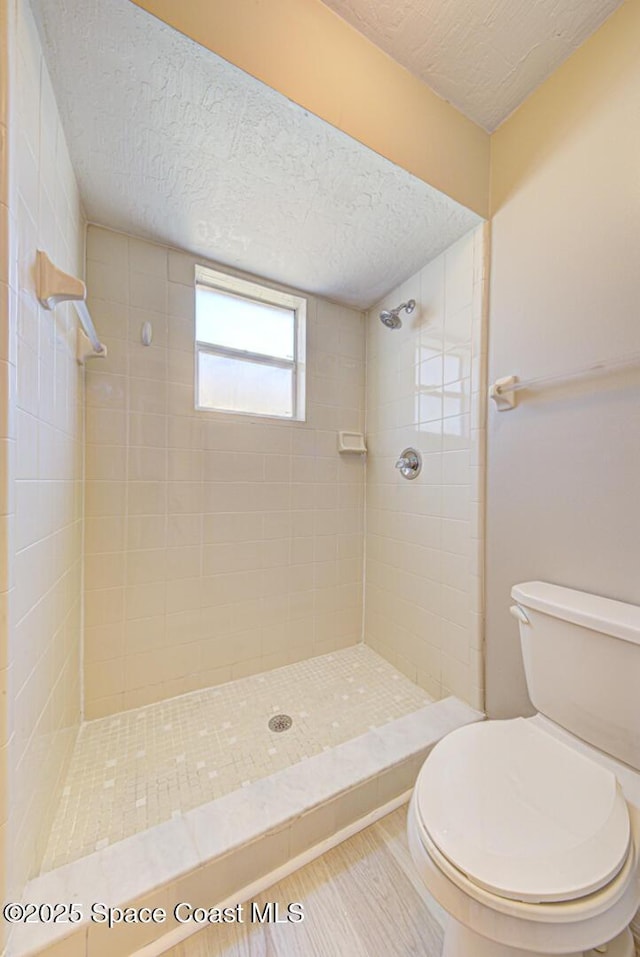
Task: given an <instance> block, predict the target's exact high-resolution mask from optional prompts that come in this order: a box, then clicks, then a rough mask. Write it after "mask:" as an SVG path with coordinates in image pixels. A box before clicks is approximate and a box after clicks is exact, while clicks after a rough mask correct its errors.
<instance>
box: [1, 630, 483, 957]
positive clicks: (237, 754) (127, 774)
mask: <svg viewBox="0 0 640 957" xmlns="http://www.w3.org/2000/svg"><path fill="white" fill-rule="evenodd" d="M276 716H278V718H282V717H283V716H287V717H290V718H291V725H290V726H288V727H286V729H285V730H282V731H273V730H271V729H270V727H269V722H270V720H271V719H272V718H274V717H276ZM481 718H482V715H481V714H480V713H479V712H477V711H474V710H473V709H472V708H470V707H469V706H468V705H466V704H464V703H463V702H461V701H458V700H457V699H456V698H446V699H444V700H442V701H439V702H435V703H433V702H432V700H431V698H430V697H429V696H428V695H427V694H426V693H425V692H424V691H423V690H422V689H420V688H418V687H417V686H416V685H414V684H413V683H412V682H411V681H409V680H408V679H407V678H406V677H405V676H404V675H402V674H400V673H399V672H398V671H396V669H394V668H393V667H392V666H391V665H390V664H389V663H388V662H386V661H385V660H384V659H383V658H381V657H380V656H378V655H377V654H376V653H375V652H374V651H372V650H371V649H370V648H367V647H366V646H364V645H358V646H355V647H351V648H347V649H345V650H343V651H337V652H333V653H332V654H329V655H323V656H321V657H318V658H313V659H309V660H306V661H302V662H298V663H296V664H292V665H287V666H285V667H283V668H278V669H276V670H274V671H271V672H268V673H265V674H261V675H254V676H251V677H249V678H243V679H239V680H236V681H233V682H229V683H228V684H225V685H220V686H217V687H215V688H209V689H206V690H204V691H198V692H192V693H190V694H187V695H182V696H181V697H179V698H174V699H171V700H169V701H163V702H160V703H158V704H153V705H148V706H146V707H144V708H139V709H136V710H135V711H129V712H124V713H121V714H118V715H115V716H111V717H107V718H101V719H97V720H95V721H91V722H87V723H86V724H85V725H83V727H82V728H81V731H80V734H79V736H78V741H77V744H76V748H75V751H74V755H73V758H72V761H71V765H70V769H69V773H68V776H67V780H66V782H65V786H64V790H63V795H62V798H61V801H60V805H59V808H58V812H57V814H56V817H55V821H54V825H53V828H52V831H51V836H50V840H49V844H48V847H47V851H46V855H45V859H44V865H43V872H42V873H41V875H40V876H39V877H37V878H35V879H34V880H33V881H31V882H30V884H29V885H28V886H27V889H26V891H25V896H24V900H25V901H27V900H36V899H37V900H39V901H46V902H50V901H58V899H60V900H64V901H65V902H68V903H77V904H78V906H79V908H80V912H81V913H82V916H83V920H82V921H80V922H78V924H73V925H66V926H65V925H62V924H53V925H52V924H48V925H47V924H45V925H42V924H40V925H30V926H24V925H21V926H18V927H16V928H15V930H16V931H17V933H15V934H14V935H13V938H12V940H11V941H10V946H9V950H8V954H9V957H18V955H19V957H27V955H32V954H34V955H35V954H45V953H47V954H48V953H49V951H48V950H46V948H47V947H50V946H52V945H53V944H55V943H56V942H57V941H59V946H61V947H64V951H63V950H61V951H60V953H61V954H62V953H63V952H64V955H65V957H67V954H68V955H69V957H76V955H77V957H93V954H94V953H96V954H98V953H99V954H102V953H103V952H104V953H106V952H108V953H109V954H110V955H113V957H125V955H126V957H128V955H130V954H132V953H134V952H136V951H137V950H138V949H139V948H142V947H143V946H151V945H152V942H153V941H154V940H155V941H156V942H157V941H158V940H162V939H163V938H165V937H166V946H169V944H170V943H175V942H177V941H178V940H179V939H181V938H182V937H184V936H186V935H187V934H188V933H189V932H193V931H194V930H195V929H197V928H193V927H189V926H186V927H185V926H184V925H179V924H178V925H176V922H175V921H173V923H171V920H169V921H168V922H167V924H166V925H165V926H161V925H153V926H144V927H141V926H139V925H133V926H124V927H122V926H119V927H115V928H112V929H111V930H109V929H108V928H107V927H106V925H105V924H103V923H95V922H92V921H91V919H90V917H91V907H92V905H93V904H94V903H95V902H97V901H101V902H104V903H106V904H107V905H108V906H111V907H114V906H123V905H125V904H126V903H128V902H133V901H141V900H143V901H146V902H147V903H150V904H151V905H153V906H162V904H163V902H164V903H167V904H168V905H169V909H168V914H169V915H170V914H171V906H172V902H173V901H174V898H175V899H176V901H177V900H182V901H187V900H193V902H194V903H195V904H197V905H203V904H208V906H214V905H216V906H217V905H220V904H221V903H223V902H226V901H231V900H233V901H235V902H239V901H242V900H245V899H246V898H247V896H249V893H254V892H256V889H259V888H258V884H259V885H260V888H261V887H267V886H269V884H270V883H273V880H272V879H271V878H274V879H275V878H276V877H280V876H282V874H283V873H290V872H291V871H292V870H294V869H295V868H296V867H298V866H301V864H303V863H305V862H306V861H307V860H310V859H312V858H313V857H314V856H316V855H317V854H319V853H322V851H323V850H325V849H326V847H327V846H331V844H335V843H337V842H338V841H339V840H342V839H344V838H345V837H347V836H349V835H350V834H352V833H354V832H355V831H356V830H358V829H359V828H360V827H363V826H366V825H367V824H368V823H370V822H371V821H372V820H375V819H376V818H377V817H379V816H381V814H383V813H386V812H387V811H389V810H391V809H392V808H393V807H396V806H398V804H400V803H402V801H403V800H406V798H407V796H408V792H409V791H410V789H411V787H412V786H413V783H414V781H415V777H416V775H417V772H418V770H419V767H420V765H421V763H422V762H423V761H424V758H425V757H426V755H427V754H428V752H429V750H430V749H431V747H433V745H434V744H435V743H436V742H437V741H438V740H439V739H440V738H441V737H443V735H444V734H447V733H448V732H449V731H451V730H454V729H455V728H456V727H460V726H462V725H464V724H468V723H469V722H471V721H477V720H479V719H481ZM275 725H276V726H277V727H280V726H283V725H284V726H286V725H287V722H286V721H280V720H278V721H277V722H275ZM256 882H258V883H256ZM62 938H64V940H63V939H62ZM150 942H151V943H150ZM102 948H105V949H104V951H103V949H102ZM152 951H153V953H158V954H159V953H161V952H162V949H161V948H160V949H154V948H153V947H152ZM152 951H151V950H150V951H146V950H145V957H146V955H147V953H149V954H151V952H152ZM52 953H53V951H52ZM57 953H58V951H57V949H56V950H55V954H57Z"/></svg>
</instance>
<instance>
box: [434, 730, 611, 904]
mask: <svg viewBox="0 0 640 957" xmlns="http://www.w3.org/2000/svg"><path fill="white" fill-rule="evenodd" d="M416 807H417V811H418V817H419V819H420V822H421V824H422V826H423V827H424V828H425V830H426V831H427V833H428V834H429V836H430V838H431V840H432V841H433V842H434V844H435V845H436V846H437V848H438V849H439V850H440V852H441V853H442V854H443V855H444V856H445V857H446V858H447V859H448V860H449V861H450V862H451V863H452V864H453V865H454V866H455V867H456V868H458V870H460V871H462V872H463V873H464V874H465V875H466V876H467V877H468V878H469V879H470V880H471V881H473V882H474V883H476V884H478V885H479V886H481V887H483V888H485V889H486V890H488V891H490V892H491V893H494V894H497V895H498V896H500V897H506V898H510V899H512V900H520V901H532V902H542V901H567V900H574V899H576V898H579V897H584V896H586V895H587V894H589V893H592V892H593V891H595V890H597V889H598V888H600V887H603V886H604V885H605V884H608V883H609V881H611V880H612V879H613V878H614V877H615V875H616V874H617V873H618V871H619V870H620V868H621V867H622V865H623V863H624V861H625V859H626V857H627V854H628V850H629V841H630V824H629V814H628V811H627V806H626V803H625V800H624V797H623V796H622V793H621V791H620V788H619V786H618V782H617V781H616V778H615V775H614V774H613V773H612V772H611V771H609V770H608V769H607V768H605V767H603V766H602V765H600V764H597V763H596V762H595V761H593V760H591V759H590V758H588V757H586V756H584V755H583V754H581V753H579V752H578V751H576V750H574V749H573V748H571V747H570V746H569V745H566V744H564V743H563V742H561V741H559V740H557V739H556V738H553V737H552V736H551V735H549V734H547V733H545V732H544V731H541V730H540V729H539V728H537V727H536V726H535V725H534V724H532V723H531V721H528V720H526V719H524V718H516V719H514V720H511V721H487V722H484V723H481V724H473V725H467V726H465V727H464V728H459V729H458V730H457V731H453V732H452V733H451V734H449V735H447V736H446V737H445V738H443V739H442V740H441V741H440V742H439V743H438V744H437V745H436V746H435V747H434V749H433V751H432V752H431V754H430V755H429V757H428V758H427V760H426V762H425V764H424V766H423V768H422V771H421V772H420V776H419V778H418V782H417V784H416Z"/></svg>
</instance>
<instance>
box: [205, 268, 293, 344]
mask: <svg viewBox="0 0 640 957" xmlns="http://www.w3.org/2000/svg"><path fill="white" fill-rule="evenodd" d="M294 328H295V312H294V311H293V310H292V309H284V308H281V307H280V306H272V305H269V304H268V303H265V302H255V301H254V300H251V299H243V298H241V297H238V296H232V295H229V294H228V293H224V292H220V291H219V290H217V289H211V288H210V287H207V286H196V338H197V340H198V341H199V342H209V343H211V345H216V346H222V347H223V348H225V349H240V350H242V351H243V352H255V353H257V354H259V355H264V356H275V357H277V358H278V359H293V358H294Z"/></svg>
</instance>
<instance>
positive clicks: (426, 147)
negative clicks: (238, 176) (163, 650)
mask: <svg viewBox="0 0 640 957" xmlns="http://www.w3.org/2000/svg"><path fill="white" fill-rule="evenodd" d="M134 3H137V5H138V6H140V7H143V8H144V9H145V10H148V11H149V12H150V13H153V14H154V15H155V16H157V17H159V18H160V19H161V20H164V21H165V22H166V23H168V24H170V25H171V26H172V27H175V29H177V30H180V31H181V32H182V33H184V34H185V35H186V36H189V37H191V38H192V39H194V40H196V41H197V42H198V43H201V44H202V45H203V46H205V47H208V48H209V49H210V50H213V52H214V53H217V54H219V55H220V56H222V57H224V59H225V60H229V61H230V62H231V63H234V64H235V65H236V66H239V67H240V68H241V69H243V70H245V71H246V72H247V73H250V74H251V75H252V76H255V77H257V78H258V79H259V80H262V81H263V83H266V84H267V85H268V86H270V87H272V89H274V90H278V91H279V92H280V93H283V94H284V95H285V96H286V97H288V98H289V99H290V100H293V101H294V102H295V103H299V104H300V105H301V106H303V107H305V109H307V110H310V111H311V112H312V113H314V114H315V115H316V116H319V117H320V118H321V119H323V120H326V121H327V122H328V123H331V124H332V126H335V127H336V128H337V129H339V130H342V131H343V132H345V133H348V134H349V136H352V137H353V138H354V139H356V140H358V141H359V142H360V143H363V144H364V145H365V146H368V147H369V148H370V149H372V150H374V151H375V152H376V153H380V155H381V156H385V157H386V158H387V159H389V160H391V162H392V163H396V164H397V165H398V166H401V167H402V168H403V169H406V170H408V171H409V172H410V173H413V174H414V175H415V176H418V177H419V178H420V179H423V180H424V181H425V182H426V183H429V185H430V186H434V187H435V188H436V189H439V190H441V191H442V192H443V193H446V194H447V195H448V196H451V197H453V199H455V200H457V201H458V202H459V203H462V204H463V205H464V206H468V207H469V208H470V209H473V210H474V211H475V212H476V213H479V215H480V216H487V215H488V212H489V134H488V133H486V132H485V130H483V129H482V128H481V127H480V126H478V125H477V124H476V123H473V122H472V121H471V120H470V119H468V118H467V117H466V116H464V115H463V114H462V113H460V111H459V110H457V109H456V108H455V107H454V106H452V105H451V104H450V103H447V102H446V100H443V99H441V98H440V97H439V96H438V95H437V94H435V93H434V92H433V90H432V89H431V88H430V87H428V86H427V85H426V84H425V83H423V82H422V81H421V80H419V79H418V78H417V77H415V76H413V75H412V74H411V73H409V71H408V70H405V68H404V67H402V66H400V64H399V63H396V62H395V60H393V59H392V58H391V57H390V56H388V55H387V54H386V53H384V52H383V51H382V50H380V49H379V48H378V47H376V46H375V44H373V43H372V42H371V41H370V40H368V39H367V38H366V37H364V36H363V35H362V34H361V33H359V32H358V31H357V30H356V29H355V28H354V27H352V26H351V25H350V24H348V23H347V22H346V21H345V20H342V19H341V18H340V17H339V16H338V15H337V14H336V13H334V12H333V10H330V9H329V8H328V7H327V6H326V5H325V4H324V3H322V0H234V2H233V3H229V2H218V3H211V2H210V0H183V2H182V3H175V0H134Z"/></svg>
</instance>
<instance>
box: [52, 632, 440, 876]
mask: <svg viewBox="0 0 640 957" xmlns="http://www.w3.org/2000/svg"><path fill="white" fill-rule="evenodd" d="M431 701H432V698H430V696H429V695H428V694H426V692H424V691H423V690H422V689H421V688H418V687H417V686H416V685H414V684H413V683H412V682H411V681H409V680H408V679H407V678H406V677H405V676H404V675H402V674H400V672H398V671H396V670H395V668H393V667H392V666H391V665H390V664H389V663H388V662H387V661H385V660H384V659H383V658H381V657H380V656H379V655H377V654H376V653H375V652H374V651H372V650H371V649H370V648H367V647H366V646H364V645H356V646H355V647H353V648H347V649H345V650H344V651H338V652H333V653H332V654H330V655H322V656H321V657H318V658H310V659H308V660H306V661H301V662H297V663H296V664H293V665H287V666H286V667H284V668H277V669H276V670H274V671H270V672H267V673H265V674H260V675H252V676H251V677H249V678H242V679H239V680H237V681H231V682H229V683H228V684H224V685H218V686H217V687H214V688H208V689H206V690H204V691H196V692H193V693H191V694H188V695H182V696H181V697H179V698H172V699H170V700H168V701H163V702H159V703H157V704H152V705H148V706H147V707H144V708H138V709H136V710H134V711H127V712H124V713H122V714H119V715H116V716H110V717H108V718H100V719H98V720H95V721H89V722H87V723H86V724H84V725H83V726H82V727H81V729H80V733H79V735H78V740H77V743H76V746H75V750H74V753H73V757H72V760H71V765H70V768H69V773H68V776H67V780H66V782H65V786H64V788H63V792H62V798H61V800H60V805H59V807H58V810H57V813H56V817H55V820H54V823H53V827H52V830H51V835H50V838H49V843H48V846H47V850H46V853H45V857H44V862H43V867H42V870H43V871H48V870H52V869H53V868H56V867H60V866H62V865H63V864H68V863H70V862H71V861H75V860H78V859H79V858H81V857H84V856H86V855H87V854H92V853H93V852H94V851H96V850H101V849H102V848H104V847H107V846H108V845H109V844H113V843H115V842H117V841H120V840H122V839H123V838H125V837H130V836H131V835H132V834H135V833H137V832H138V831H143V830H146V829H147V828H150V827H154V826H155V825H156V824H160V823H162V822H163V821H167V820H169V819H170V818H171V817H172V816H174V815H179V814H181V813H182V812H184V811H189V810H191V809H192V808H194V807H198V805H200V804H205V803H207V802H209V801H213V800H215V799H216V798H219V797H221V796H222V795H223V794H227V793H229V792H230V791H234V790H236V789H237V788H241V787H243V786H246V785H247V784H249V783H251V782H252V781H255V780H257V779H259V778H263V777H266V776H267V775H269V774H273V773H274V772H276V771H279V770H281V769H282V768H284V767H287V766H289V765H291V764H295V763H297V762H298V761H301V760H303V759H304V758H305V757H310V756H311V755H314V754H318V753H319V752H320V751H322V750H325V749H327V748H331V747H333V746H335V745H337V744H342V743H343V742H344V741H348V740H349V739H350V738H354V737H357V736H358V735H360V734H364V732H366V731H368V730H369V729H371V728H375V727H379V726H380V725H383V724H386V723H387V722H389V721H394V720H395V719H396V718H401V717H403V716H404V715H406V714H409V713H410V712H412V711H417V710H418V709H419V708H422V707H424V706H425V705H426V704H429V703H430V702H431ZM281 713H284V714H287V715H290V716H291V718H292V719H293V724H292V726H291V728H290V729H289V730H287V731H284V732H281V733H277V732H273V731H271V730H269V727H268V722H269V719H270V718H272V717H273V716H274V715H277V714H281Z"/></svg>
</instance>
